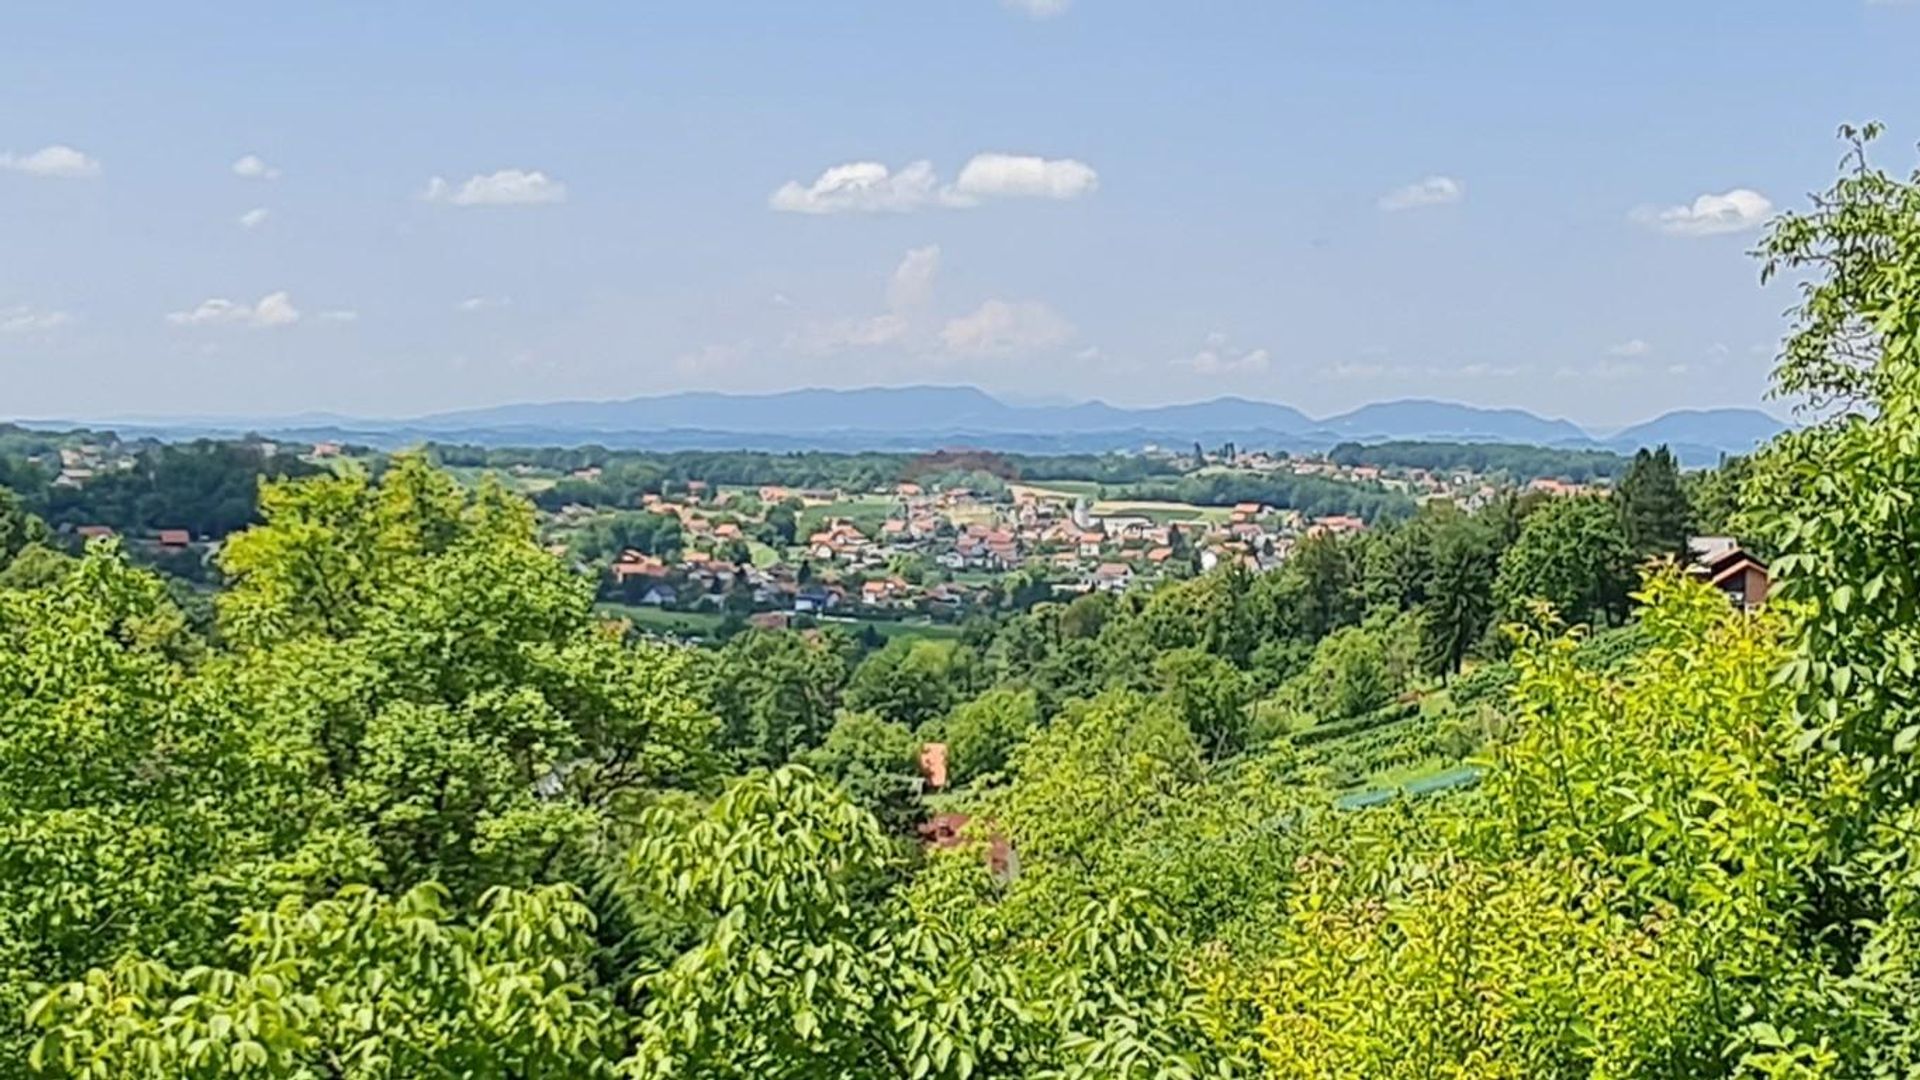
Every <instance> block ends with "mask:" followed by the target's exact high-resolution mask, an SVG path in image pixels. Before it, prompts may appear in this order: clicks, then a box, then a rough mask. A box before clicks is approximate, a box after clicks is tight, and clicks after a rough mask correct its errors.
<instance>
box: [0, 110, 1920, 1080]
mask: <svg viewBox="0 0 1920 1080" xmlns="http://www.w3.org/2000/svg"><path fill="white" fill-rule="evenodd" d="M1873 135H1874V132H1873V131H1872V130H1868V131H1865V132H1851V131H1850V132H1848V133H1847V137H1848V138H1849V139H1850V140H1852V148H1853V149H1852V153H1851V155H1850V157H1849V158H1848V161H1847V165H1846V168H1845V169H1844V171H1843V174H1842V176H1841V178H1840V179H1839V180H1838V181H1837V183H1836V184H1835V186H1834V187H1833V188H1832V189H1831V190H1829V191H1828V192H1825V193H1823V194H1822V195H1820V196H1818V197H1817V198H1816V199H1815V200H1814V202H1813V205H1812V206H1811V208H1810V209H1809V210H1807V211H1805V212H1803V213H1798V214H1789V215H1786V216H1784V217H1783V218H1781V219H1780V220H1779V221H1778V222H1776V223H1775V224H1774V225H1773V226H1772V228H1771V230H1770V232H1769V234H1768V238H1767V240H1766V241H1765V243H1764V246H1763V251H1762V254H1763V257H1764V260H1765V266H1764V273H1765V275H1766V276H1768V277H1770V278H1771V277H1774V276H1776V275H1790V276H1792V277H1793V278H1794V279H1795V280H1798V281H1801V282H1802V283H1803V284H1802V290H1803V291H1802V294H1801V301H1800V304H1799V306H1798V307H1797V308H1796V311H1795V318H1794V327H1793V330H1792V332H1791V335H1790V337H1789V338H1788V339H1787V341H1786V344H1785V346H1784V348H1783V350H1782V357H1781V360H1780V364H1779V368H1778V372H1777V375H1776V380H1777V386H1778V388H1779V390H1780V391H1781V392H1782V393H1783V394H1786V395H1790V396H1792V397H1794V398H1796V399H1798V400H1802V401H1805V402H1808V403H1810V404H1811V405H1813V406H1814V407H1815V409H1816V410H1817V412H1816V415H1817V417H1819V418H1820V419H1818V420H1817V421H1816V422H1814V423H1811V424H1809V425H1808V426H1807V427H1805V428H1804V429H1802V430H1800V431H1797V432H1794V433H1790V434H1788V435H1785V436H1782V437H1781V438H1780V439H1779V440H1777V441H1776V442H1775V443H1773V444H1772V445H1770V446H1768V447H1767V448H1766V449H1764V450H1763V451H1762V452H1761V453H1760V454H1758V455H1757V456H1756V457H1755V458H1753V459H1751V460H1748V461H1743V462H1739V463H1735V464H1734V465H1732V466H1731V467H1729V468H1726V469H1723V470H1719V471H1717V472H1715V473H1713V474H1710V475H1708V476H1704V477H1699V478H1685V479H1683V478H1682V477H1680V475H1679V474H1678V471H1677V469H1675V467H1674V465H1673V462H1672V460H1671V457H1670V456H1667V455H1664V454H1662V453H1658V452H1649V453H1644V454H1642V455H1640V456H1638V457H1637V458H1636V459H1634V460H1633V461H1632V462H1631V463H1629V464H1627V465H1626V466H1624V467H1623V468H1622V470H1621V478H1620V482H1619V484H1618V486H1617V489H1616V491H1615V493H1614V494H1613V495H1611V496H1607V497H1586V496H1583V497H1571V498H1537V497H1536V498H1529V499H1517V498H1509V499H1502V500H1498V501H1496V502H1494V503H1493V504H1492V505H1490V506H1488V507H1486V508H1485V509H1483V510H1480V511H1478V512H1476V513H1472V514H1468V513H1464V512H1460V511H1455V510H1452V509H1451V508H1449V507H1445V506H1438V505H1436V506H1431V507H1427V508H1423V509H1422V511H1421V512H1420V513H1418V514H1416V515H1413V516H1411V517H1410V518H1409V519H1408V520H1406V521H1404V522H1399V523H1395V524H1391V525H1388V526H1387V527H1384V528H1380V529H1376V530H1372V531H1370V532H1368V533H1366V534H1364V535H1362V536H1360V537H1355V538H1340V537H1332V536H1329V537H1317V538H1315V539H1312V540H1309V541H1306V542H1304V543H1302V544H1301V545H1300V547H1299V548H1298V549H1297V550H1296V551H1295V552H1294V553H1293V554H1292V556H1291V557H1290V558H1289V559H1288V560H1287V561H1286V562H1285V563H1284V564H1283V565H1282V566H1281V567H1280V568H1279V569H1278V570H1275V571H1273V572H1271V573H1265V574H1258V575H1255V574H1250V573H1247V572H1246V571H1244V570H1238V569H1230V570H1222V571H1220V572H1216V573H1212V574H1208V575H1204V576H1201V577H1197V578H1194V579H1192V580H1187V581H1180V582H1177V583H1173V584H1170V585H1168V586H1166V587H1163V588H1160V589H1156V590H1153V591H1151V592H1144V593H1142V592H1129V593H1127V594H1125V595H1122V596H1118V597H1113V596H1100V595H1091V596H1087V597H1083V598H1080V599H1076V600H1073V601H1071V602H1066V603H1059V602H1045V603H1040V604H1037V605H1034V606H1033V607H1032V608H1031V609H1030V610H1026V611H1018V612H1009V613H1007V614H1006V615H1005V616H1004V617H1002V618H999V619H995V620H991V621H987V622H982V623H979V624H975V625H974V626H972V627H970V629H969V631H968V632H967V634H966V635H965V636H964V637H962V638H961V639H959V640H955V641H945V642H932V641H895V642H892V643H888V644H886V645H884V646H881V647H878V648H875V647H873V646H872V645H871V643H862V642H859V641H857V640H855V639H854V638H852V637H851V636H849V635H845V634H841V633H837V632H835V631H832V630H826V631H819V632H812V631H809V632H800V631H771V630H765V631H763V630H754V631H749V632H747V633H744V634H741V635H739V636H737V637H735V638H733V639H731V640H730V641H729V642H727V644H726V645H725V646H724V647H723V648H719V649H715V650H709V651H702V650H695V649H688V648H680V647H672V646H667V645H661V644H657V643H653V642H649V641H646V640H643V639H637V638H635V637H633V636H632V635H630V634H628V633H626V632H624V630H623V629H622V628H621V627H619V626H617V625H609V624H608V623H607V622H605V621H604V620H603V619H602V618H600V617H599V616H598V615H596V614H595V612H594V610H593V607H592V600H593V596H592V593H593V586H592V583H591V582H590V581H588V580H586V579H584V578H582V577H581V576H579V575H577V574H575V573H574V572H573V571H572V570H571V569H570V568H569V567H567V566H566V565H565V564H564V563H563V562H562V561H561V560H560V559H558V558H556V557H555V556H553V555H551V554H550V553H549V552H548V551H546V550H545V549H544V548H543V547H542V546H541V544H540V541H539V538H538V535H537V530H536V524H535V515H534V509H533V507H532V506H531V505H530V504H529V503H528V502H526V501H524V500H523V499H522V498H521V497H519V496H516V495H514V494H512V493H510V492H509V491H507V490H506V489H505V488H504V487H502V486H501V485H500V484H498V483H495V482H491V481H483V482H481V483H479V484H478V485H475V486H472V487H463V486H462V485H460V484H459V483H457V482H456V481H455V480H454V478H453V477H452V476H451V475H450V474H449V473H447V472H444V471H442V470H441V469H439V468H437V467H436V466H435V465H434V464H433V463H432V462H431V461H430V460H429V459H428V458H427V457H426V456H423V455H402V456H400V457H397V458H395V459H394V460H393V461H392V462H391V464H390V465H389V466H388V467H387V468H386V469H385V470H384V471H383V472H382V473H381V475H379V476H378V477H372V476H369V475H367V474H366V473H364V472H361V471H358V470H353V469H346V470H342V471H340V472H338V473H324V474H319V475H309V476H288V477H284V478H279V479H268V480H266V481H264V482H263V484H262V486H261V489H260V493H259V496H258V505H257V514H258V518H259V523H258V524H254V525H251V526H250V527H247V528H243V529H240V530H239V531H237V532H234V533H233V534H232V536H231V537H230V538H229V539H228V540H227V542H226V543H225V544H224V545H223V546H222V547H221V549H220V552H219V555H218V567H217V569H218V571H219V576H220V578H221V587H220V589H219V592H218V593H217V595H216V597H215V599H214V609H213V612H212V615H211V617H210V621H202V620H196V619H192V618H189V616H188V614H187V613H186V612H184V611H183V610H182V609H181V608H180V607H179V606H178V605H177V604H176V603H175V601H174V600H173V599H172V598H171V597H170V595H169V592H168V589H167V588H166V586H165V584H164V583H163V582H162V580H161V579H160V578H159V577H158V576H156V575H155V574H153V573H151V572H150V571H147V570H142V569H139V568H136V567H133V566H130V565H129V564H128V563H127V562H126V561H125V558H124V557H123V553H122V551H121V550H120V547H119V545H118V542H117V541H114V540H112V539H102V540H96V541H93V542H92V543H91V544H90V545H89V547H88V548H87V550H86V552H85V553H84V555H82V556H81V557H78V558H69V557H66V556H63V555H61V554H59V553H58V552H56V551H55V550H54V549H53V548H52V547H51V546H50V545H49V543H48V539H49V536H50V533H49V530H48V529H47V527H46V525H45V524H44V523H43V522H42V521H41V520H40V519H39V518H37V517H35V516H33V515H31V514H29V513H28V512H27V508H26V507H25V506H23V505H22V504H20V502H19V501H18V500H16V499H13V498H12V497H11V496H6V495H4V493H0V1075H8V1076H15V1075H18V1076H35V1075H44V1076H67V1077H78V1076H86V1077H100V1078H107V1077H116V1078H117V1077H152V1078H160V1077H209V1078H210V1077H332V1078H356V1080H371V1078H401V1077H449V1078H451V1077H494V1076H499V1077H580V1076H626V1077H713V1078H719V1077H739V1076H757V1077H793V1078H802V1077H823V1078H824V1077H852V1078H868V1077H871V1078H874V1080H880V1078H896V1077H916V1078H918V1077H939V1078H954V1080H960V1078H967V1077H1062V1078H1064V1077H1075V1078H1107V1077H1142V1078H1144V1077H1196V1078H1197V1077H1255V1076H1275V1077H1327V1078H1336V1077H1338V1078H1346V1077H1407V1078H1413V1077H1421V1078H1427V1077H1461V1078H1466V1077H1513V1078H1516V1080H1518V1078H1534V1077H1591V1078H1604V1077H1663V1078H1675V1080H1677V1078H1683V1077H1711V1076H1753V1077H1834V1078H1849V1080H1851V1078H1862V1080H1864V1078H1870V1077H1872V1078H1878V1077H1896V1076H1910V1075H1916V1074H1920V1038H1916V1036H1915V1035H1914V1033H1913V1023H1912V1022H1913V1019H1914V1014H1915V1011H1916V1009H1920V952H1917V950H1920V876H1916V873H1915V870H1916V861H1915V852H1914V848H1913V845H1914V840H1913V837H1914V836H1915V832H1916V828H1920V821H1917V820H1916V818H1917V817H1920V780H1916V777H1920V770H1916V769H1915V768H1914V762H1913V757H1914V754H1915V753H1916V751H1920V630H1917V629H1916V628H1920V582H1916V581H1915V580H1914V579H1913V577H1912V575H1911V573H1910V572H1909V569H1908V568H1910V567H1911V566H1913V565H1915V564H1916V563H1917V562H1920V550H1916V541H1915V540H1914V537H1915V536H1920V176H1916V177H1912V178H1907V179H1902V178H1898V177H1894V176H1891V175H1888V174H1886V173H1883V172H1881V171H1879V170H1877V169H1875V168H1873V167H1872V166H1871V165H1870V163H1869V162H1868V160H1867V157H1866V147H1867V144H1868V143H1869V142H1870V141H1871V138H1872V136H1873ZM1139 479H1143V480H1146V481H1147V482H1157V481H1152V480H1150V479H1147V478H1139ZM1690 530H1691V531H1731V532H1734V533H1737V534H1738V535H1740V536H1741V537H1742V539H1744V540H1748V541H1749V542H1750V543H1751V544H1752V545H1753V547H1754V549H1755V550H1756V551H1763V552H1765V553H1766V554H1768V555H1769V556H1770V557H1771V565H1772V570H1773V575H1774V580H1773V593H1772V596H1771V598H1770V600H1769V603H1768V604H1767V605H1766V607H1765V608H1764V609H1763V610H1761V611H1758V612H1746V611H1742V610H1739V609H1737V608H1736V607H1734V606H1733V605H1730V604H1728V602H1727V600H1726V598H1725V596H1723V595H1722V594H1721V593H1719V592H1717V591H1715V590H1713V589H1711V588H1708V587H1706V586H1704V585H1702V584H1700V583H1698V582H1697V581H1694V580H1691V579H1689V578H1688V576H1687V575H1685V574H1684V573H1682V572H1681V571H1680V570H1678V569H1677V568H1676V567H1677V559H1678V558H1681V557H1683V556H1684V548H1685V542H1686V536H1687V533H1688V531H1690ZM1435 702H1444V703H1445V709H1444V711H1438V710H1437V709H1436V708H1435V707H1434V703H1435ZM929 741H937V742H940V743H942V744H943V745H945V746H946V747H947V752H948V756H949V766H950V771H951V774H952V775H951V779H952V780H953V782H954V788H953V790H951V791H948V792H942V793H938V794H935V793H933V792H931V791H930V790H929V789H928V788H927V787H926V786H925V785H924V783H923V782H922V780H921V777H920V770H919V765H918V762H917V757H918V755H919V753H920V749H921V746H922V744H923V743H925V742H929ZM1409 757H1418V758H1422V759H1436V758H1437V759H1441V760H1448V759H1458V758H1461V757H1470V759H1471V770H1472V776H1474V777H1475V778H1477V780H1478V782H1477V783H1471V784H1463V785H1461V786H1459V787H1457V788H1454V789H1452V790H1450V791H1449V792H1448V793H1446V794H1441V795H1434V796H1430V797H1426V798H1412V797H1400V798H1393V799H1390V800H1388V801H1386V802H1384V803H1381V804H1379V805H1372V806H1369V807H1366V808H1364V809H1351V808H1348V807H1347V806H1346V805H1344V804H1343V803H1342V802H1341V801H1340V800H1339V799H1338V798H1337V796H1338V795H1340V793H1342V792H1343V791H1348V790H1350V789H1352V788H1353V787H1354V786H1355V785H1356V784H1358V783H1360V782H1361V781H1364V780H1366V778H1367V777H1368V775H1370V774H1371V771H1372V770H1378V769H1382V768H1389V769H1390V768H1391V767H1392V765H1393V763H1394V762H1398V761H1401V760H1402V759H1405V758H1409ZM955 813H957V814H960V815H964V820H960V819H959V818H955V817H952V816H947V817H945V818H944V820H945V822H946V824H947V826H948V827H950V828H952V829H953V830H955V835H954V836H952V837H951V838H950V839H949V838H938V839H933V840H929V839H927V838H926V837H925V836H924V835H923V832H922V830H921V828H920V826H921V825H923V824H925V823H926V822H927V819H928V818H929V817H931V816H933V815H935V814H944V815H951V814H955Z"/></svg>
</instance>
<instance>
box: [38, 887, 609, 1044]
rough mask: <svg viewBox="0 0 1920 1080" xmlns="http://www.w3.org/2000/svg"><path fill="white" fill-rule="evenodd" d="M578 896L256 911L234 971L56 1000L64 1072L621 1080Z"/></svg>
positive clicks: (95, 979)
mask: <svg viewBox="0 0 1920 1080" xmlns="http://www.w3.org/2000/svg"><path fill="white" fill-rule="evenodd" d="M592 930H593V918H592V915H591V914H590V913H589V912H588V911H587V909H586V908H584V907H583V906H582V905H581V904H580V903H579V902H578V901H577V900H576V899H575V898H574V897H572V896H571V895H570V894H569V893H568V890H566V889H565V888H563V887H559V886H553V887H549V888H546V889H541V890H535V891H531V892H516V891H513V890H508V889H500V890H494V891H491V892H489V893H488V894H487V895H486V896H485V897H484V898H482V900H481V902H480V904H479V906H478V909H477V910H475V911H474V912H473V914H472V915H471V916H468V917H465V918H461V917H457V916H456V915H455V914H454V913H453V912H452V910H451V908H450V905H449V902H448V898H447V896H446V894H445V892H444V890H441V889H439V888H437V887H435V886H432V885H421V886H419V887H416V888H415V889H413V890H411V891H409V892H407V893H406V894H404V895H402V896H399V897H395V898H392V899H387V898H385V897H382V896H381V895H379V894H378V893H375V892H372V891H371V890H368V889H366V888H364V887H353V888H349V889H346V890H343V891H342V892H341V893H340V895H339V896H338V897H337V898H334V899H330V900H325V901H322V902H320V903H317V904H314V905H312V906H311V907H302V906H301V905H299V904H296V903H288V904H285V905H282V906H281V907H279V908H277V909H275V910H272V911H260V912H253V913H250V914H248V915H247V916H246V917H245V918H244V919H242V920H241V923H240V930H239V932H238V933H237V934H235V935H234V939H233V948H234V951H235V952H236V953H237V954H238V955H239V957H240V958H241V959H242V966H240V967H238V968H235V969H228V968H213V967H194V968H189V969H186V970H179V969H175V968H172V967H169V966H167V965H165V964H162V963H159V962H156V961H152V960H146V959H142V958H126V959H122V960H120V961H118V962H117V963H115V965H114V966H113V967H112V968H110V969H107V970H101V971H95V972H93V973H90V974H89V975H88V977H87V978H85V979H82V980H79V981H76V982H72V983H69V984H66V985H65V986H61V987H58V988H56V989H54V990H53V991H52V992H51V993H49V994H47V995H46V996H45V997H44V998H43V999H41V1000H40V1002H39V1003H38V1004H36V1005H35V1007H34V1009H33V1014H32V1018H33V1022H34V1023H35V1025H36V1026H37V1027H39V1028H40V1029H41V1031H42V1034H41V1036H40V1039H39V1041H38V1042H37V1043H36V1045H35V1047H34V1050H33V1060H34V1062H35V1063H36V1064H37V1065H38V1066H40V1067H42V1068H44V1069H45V1071H47V1072H49V1073H52V1074H54V1075H59V1076H75V1077H79V1076H116V1077H130V1078H152V1080H160V1078H162V1077H166V1078H174V1077H183V1078H200V1077H205V1078H213V1077H229V1076H260V1077H295V1076H332V1077H340V1078H343V1080H348V1078H351V1080H376V1078H377V1080H399V1078H400V1077H444V1078H447V1080H452V1078H454V1077H466V1076H522V1077H551V1078H554V1080H560V1078H563V1077H576V1076H611V1075H612V1074H613V1070H612V1064H613V1062H614V1060H616V1058H617V1055H618V1053H619V1052H620V1049H621V1047H622V1044H623V1042H624V1040H623V1039H622V1037H621V1033H620V1027H621V1025H620V1024H619V1022H618V1021H617V1019H616V1018H617V1017H618V1011H617V1010H616V1008H615V1007H614V1004H613V996H612V995H611V994H610V993H609V992H608V991H607V990H606V989H605V988H604V987H601V986H599V985H598V984H597V981H596V979H595V975H594V971H593V965H592V947H593V937H592Z"/></svg>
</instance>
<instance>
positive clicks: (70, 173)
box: [0, 145, 100, 180]
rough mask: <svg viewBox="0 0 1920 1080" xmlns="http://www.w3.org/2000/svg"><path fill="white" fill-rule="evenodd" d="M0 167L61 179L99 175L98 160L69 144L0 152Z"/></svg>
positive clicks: (80, 178) (30, 174)
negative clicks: (33, 149)
mask: <svg viewBox="0 0 1920 1080" xmlns="http://www.w3.org/2000/svg"><path fill="white" fill-rule="evenodd" d="M0 169H8V170H11V171H13V172H17V173H26V174H27V175H28V176H46V177H54V178H57V179H62V180H84V179H86V178H88V177H93V176H99V175H100V162H99V161H98V160H96V159H94V158H90V157H88V156H87V155H85V154H83V153H81V152H80V151H78V150H75V149H74V148H73V147H71V146H59V145H55V146H47V147H42V148H41V149H39V150H35V151H34V152H33V153H31V154H25V155H15V154H13V153H0Z"/></svg>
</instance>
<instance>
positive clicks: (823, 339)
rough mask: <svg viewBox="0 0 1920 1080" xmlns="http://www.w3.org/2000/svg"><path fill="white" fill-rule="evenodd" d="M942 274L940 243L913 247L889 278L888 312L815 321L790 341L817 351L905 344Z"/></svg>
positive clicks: (831, 351) (800, 346)
mask: <svg viewBox="0 0 1920 1080" xmlns="http://www.w3.org/2000/svg"><path fill="white" fill-rule="evenodd" d="M939 274H940V246H939V245H938V244H928V245H927V246H926V247H917V248H912V249H910V250H909V251H908V252H907V254H906V256H905V257H903V258H902V259H901V260H900V265H899V266H896V267H894V270H893V273H892V275H891V276H889V277H888V278H887V309H888V310H887V311H886V312H885V313H884V314H880V315H873V316H868V317H864V318H846V319H831V320H827V321H824V322H815V323H811V324H809V325H807V326H804V327H802V328H801V329H800V330H798V331H796V332H795V333H793V334H792V335H790V336H789V337H788V339H787V344H788V345H789V346H790V347H792V348H795V349H798V350H800V351H802V352H807V353H812V354H816V355H820V354H829V353H834V352H838V351H840V350H842V349H848V348H863V349H872V348H879V347H881V346H887V345H900V344H903V343H905V342H906V341H907V340H908V339H909V338H910V337H913V336H915V335H914V330H915V324H916V323H918V322H919V321H920V317H921V316H922V315H923V314H924V313H925V311H926V309H927V307H928V306H929V305H930V304H931V303H932V302H933V286H934V282H935V279H936V278H938V277H939Z"/></svg>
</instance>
